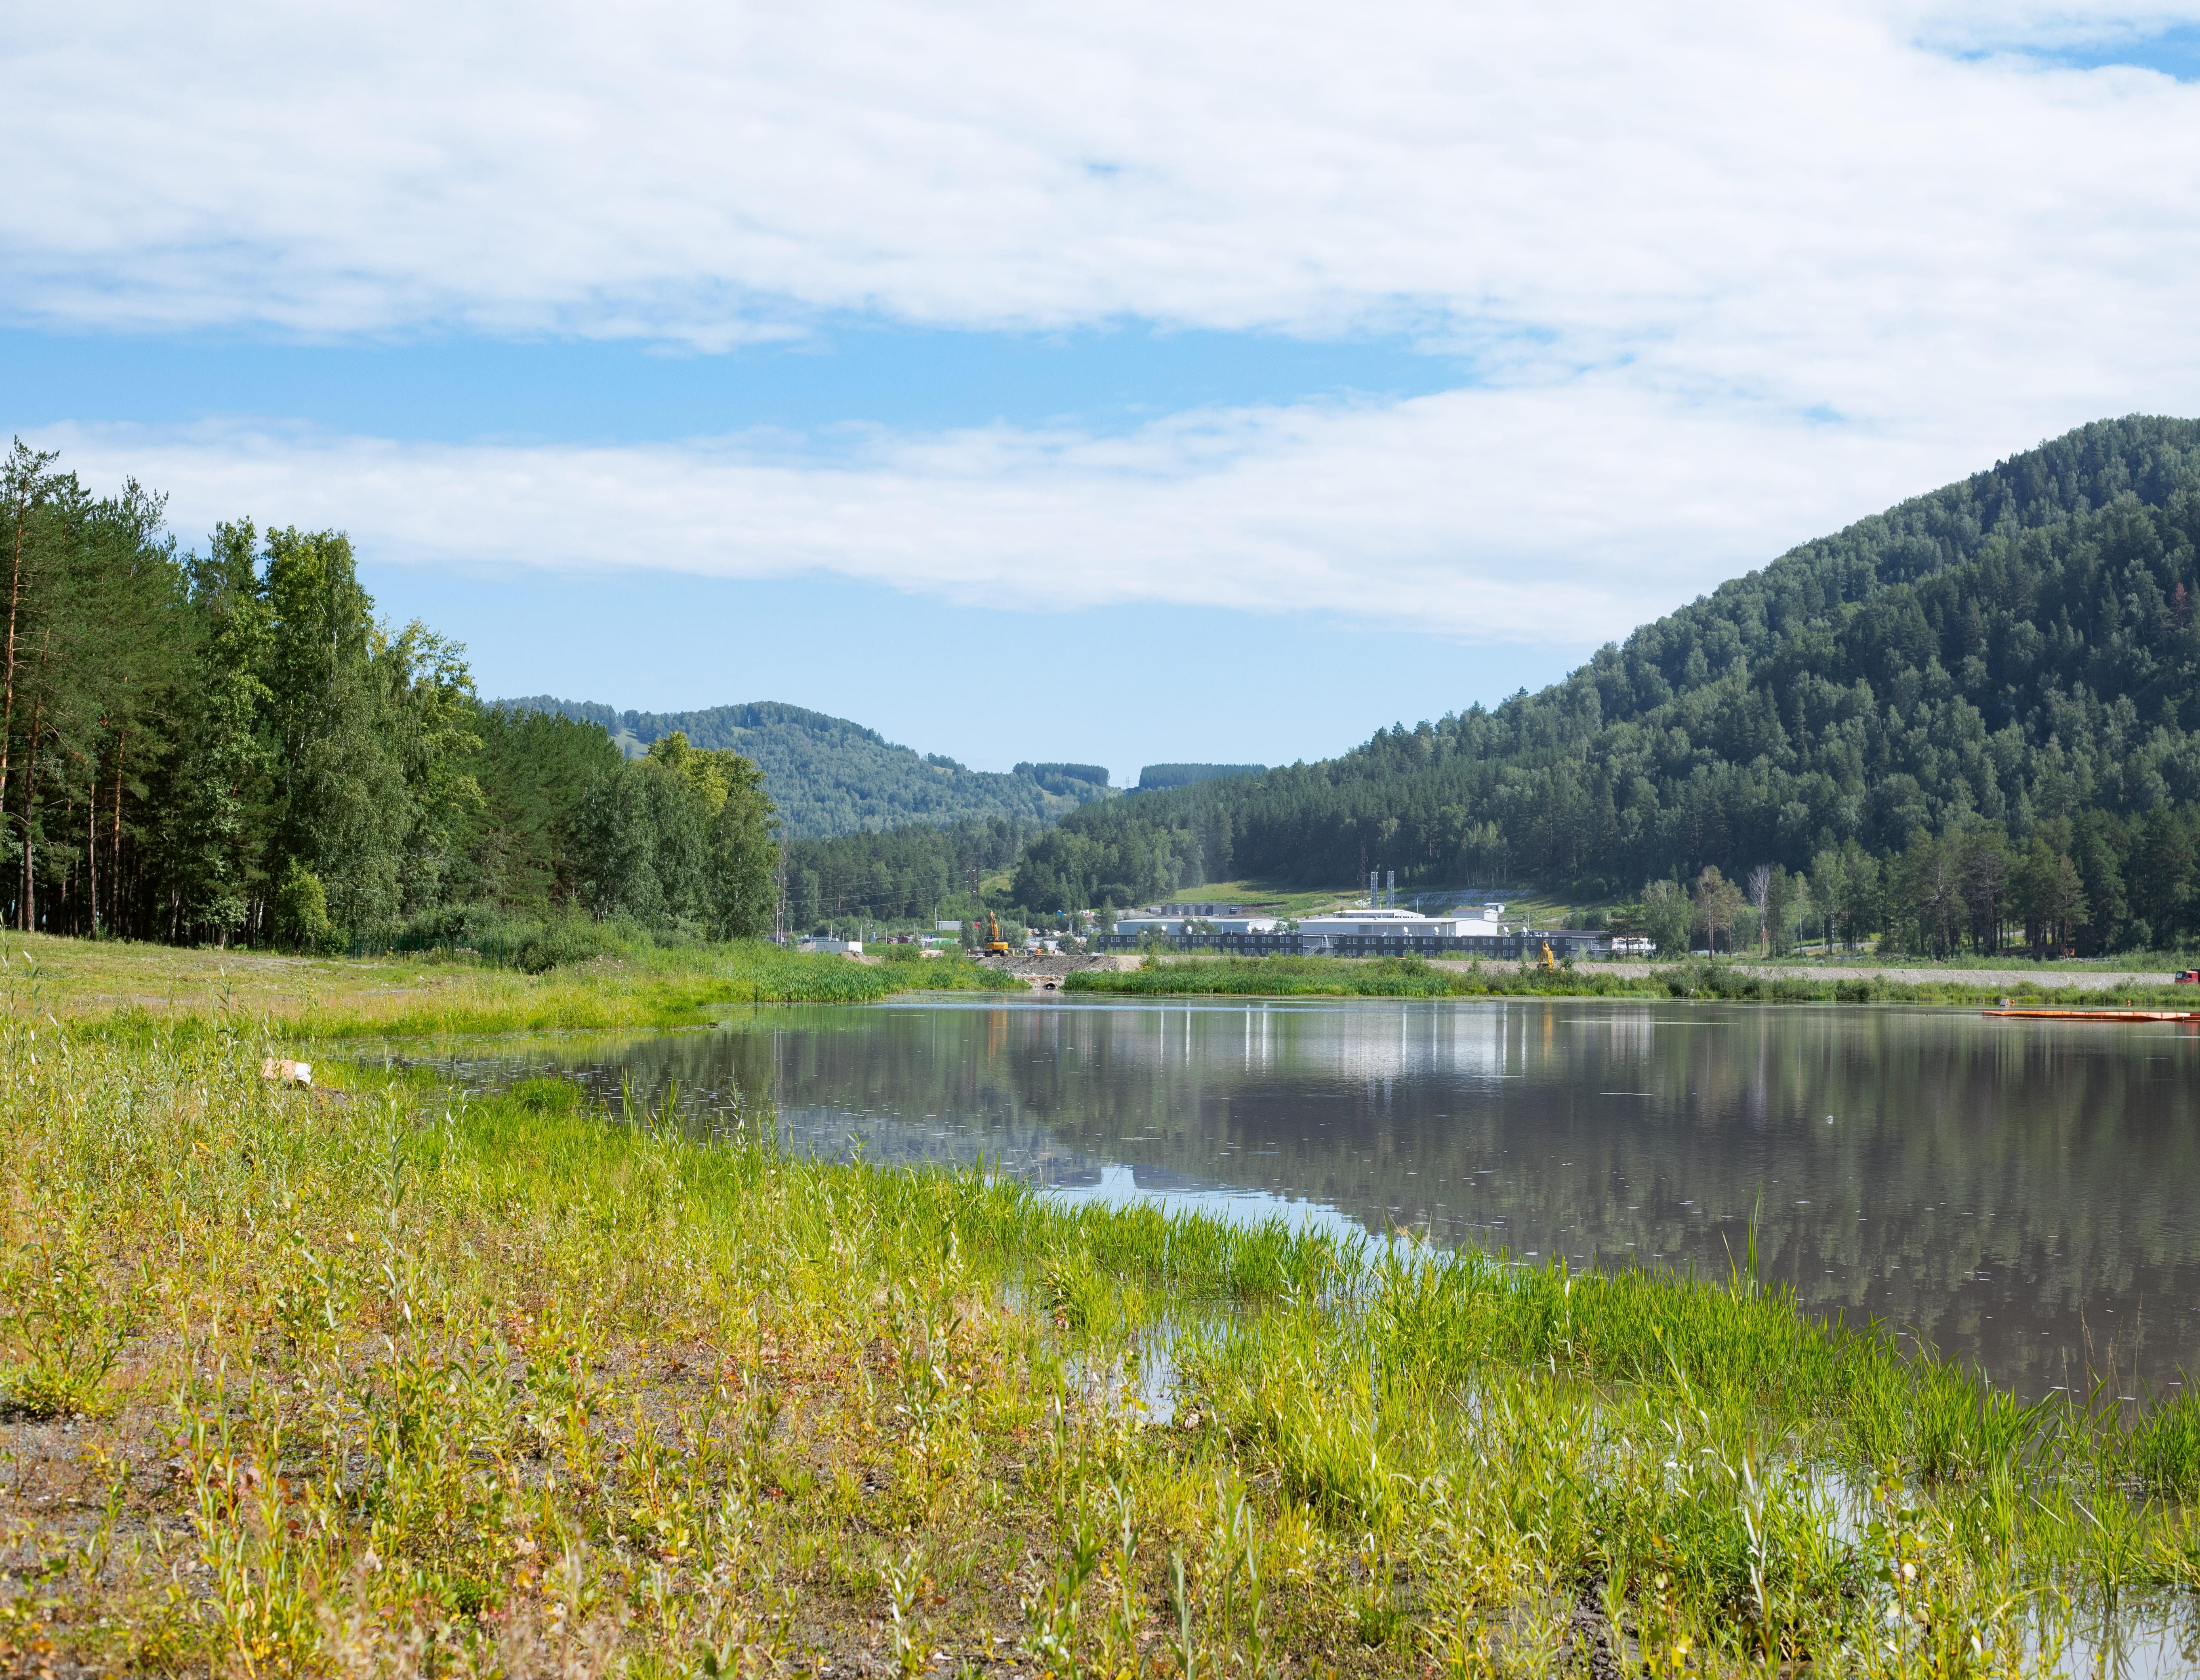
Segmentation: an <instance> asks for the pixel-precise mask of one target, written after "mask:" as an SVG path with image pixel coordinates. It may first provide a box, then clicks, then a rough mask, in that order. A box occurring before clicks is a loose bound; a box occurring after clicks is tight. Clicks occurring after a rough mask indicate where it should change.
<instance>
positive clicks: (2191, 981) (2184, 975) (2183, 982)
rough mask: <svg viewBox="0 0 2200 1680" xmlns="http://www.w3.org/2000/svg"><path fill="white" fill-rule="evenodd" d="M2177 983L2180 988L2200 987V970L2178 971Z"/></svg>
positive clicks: (2183, 969)
mask: <svg viewBox="0 0 2200 1680" xmlns="http://www.w3.org/2000/svg"><path fill="white" fill-rule="evenodd" d="M2177 983H2178V984H2179V985H2180V986H2200V968H2180V970H2178V971H2177Z"/></svg>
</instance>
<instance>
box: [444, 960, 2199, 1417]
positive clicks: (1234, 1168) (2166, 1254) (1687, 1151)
mask: <svg viewBox="0 0 2200 1680" xmlns="http://www.w3.org/2000/svg"><path fill="white" fill-rule="evenodd" d="M441 1065H442V1066H444V1067H446V1068H447V1069H448V1070H451V1071H453V1072H454V1073H456V1074H458V1075H459V1076H460V1077H461V1078H462V1079H466V1080H471V1081H473V1082H483V1083H486V1082H503V1081H505V1080H508V1079H510V1078H513V1077H516V1076H523V1075H526V1074H531V1073H539V1072H551V1071H555V1072H562V1073H566V1074H569V1075H571V1076H577V1077H579V1078H581V1079H582V1080H583V1081H584V1082H586V1083H588V1085H589V1086H590V1087H591V1088H592V1089H594V1091H595V1092H596V1093H597V1094H599V1095H600V1096H601V1097H603V1098H604V1099H605V1100H607V1101H612V1102H616V1101H617V1098H618V1094H619V1092H620V1089H621V1087H622V1085H623V1086H624V1087H625V1088H626V1089H627V1090H628V1091H629V1093H630V1094H631V1095H632V1097H633V1100H635V1102H637V1103H643V1104H647V1105H649V1106H651V1107H656V1106H658V1105H661V1104H662V1102H663V1100H664V1094H665V1092H666V1090H667V1089H668V1088H669V1087H671V1086H672V1085H674V1084H675V1083H676V1086H677V1089H678V1092H679V1105H680V1108H681V1111H682V1114H683V1116H685V1117H686V1118H687V1122H688V1123H689V1124H690V1125H692V1126H695V1127H697V1128H705V1127H708V1126H710V1125H711V1124H713V1123H716V1121H717V1118H718V1117H723V1115H724V1114H725V1112H726V1111H728V1109H729V1108H730V1107H731V1106H732V1105H734V1104H736V1103H738V1102H748V1103H752V1104H753V1103H756V1102H758V1101H759V1100H764V1099H769V1100H770V1101H772V1102H773V1103H774V1104H775V1105H776V1108H777V1111H778V1114H779V1117H780V1123H781V1128H782V1131H783V1135H784V1136H785V1137H786V1139H787V1142H788V1143H789V1145H790V1146H796V1147H800V1148H805V1149H811V1150H817V1151H822V1152H828V1153H836V1154H845V1153H847V1152H851V1151H852V1150H854V1149H856V1148H857V1147H860V1148H861V1149H862V1150H863V1152H864V1153H865V1154H866V1155H867V1156H868V1157H869V1158H872V1159H875V1160H886V1161H956V1162H968V1161H974V1160H977V1159H980V1158H984V1159H986V1160H987V1161H989V1162H994V1163H998V1164H999V1166H1000V1167H1001V1168H1002V1169H1003V1170H1008V1171H1012V1172H1015V1173H1018V1174H1021V1175H1028V1176H1030V1177H1032V1178H1033V1179H1035V1180H1037V1181H1040V1182H1043V1183H1044V1184H1047V1185H1049V1186H1051V1187H1056V1189H1057V1190H1059V1191H1060V1192H1061V1193H1064V1194H1068V1195H1073V1196H1097V1197H1103V1198H1113V1197H1120V1196H1128V1195H1144V1196H1154V1197H1159V1198H1162V1199H1167V1200H1170V1201H1172V1202H1173V1203H1176V1204H1177V1205H1188V1206H1202V1207H1208V1208H1211V1209H1215V1210H1221V1211H1225V1212H1226V1213H1230V1214H1232V1215H1243V1216H1263V1215H1266V1214H1268V1213H1272V1212H1281V1213H1283V1214H1284V1215H1286V1216H1290V1217H1292V1218H1295V1219H1314V1220H1325V1221H1343V1222H1351V1223H1353V1224H1356V1225H1359V1226H1362V1227H1365V1228H1367V1229H1369V1230H1372V1231H1382V1230H1384V1229H1388V1228H1395V1227H1401V1226H1411V1227H1413V1228H1419V1229H1425V1230H1426V1231H1427V1232H1428V1233H1430V1234H1431V1235H1432V1236H1433V1237H1434V1238H1435V1239H1436V1240H1438V1241H1439V1242H1442V1243H1447V1244H1478V1245H1483V1246H1487V1247H1490V1248H1504V1249H1507V1250H1509V1251H1511V1252H1512V1255H1513V1256H1514V1257H1516V1258H1519V1259H1523V1260H1525V1261H1528V1262H1530V1263H1536V1264H1542V1263H1548V1262H1549V1261H1551V1260H1552V1259H1553V1257H1564V1258H1565V1260H1566V1261H1567V1263H1570V1264H1573V1265H1577V1266H1583V1265H1589V1264H1597V1265H1603V1266H1612V1265H1643V1266H1658V1267H1671V1268H1675V1269H1688V1268H1694V1269H1695V1270H1696V1271H1697V1272H1699V1273H1700V1274H1702V1273H1707V1274H1711V1275H1715V1276H1717V1277H1719V1278H1722V1279H1723V1278H1725V1277H1726V1276H1728V1275H1729V1269H1730V1268H1731V1267H1732V1266H1734V1265H1735V1264H1738V1263H1741V1262H1742V1261H1743V1259H1744V1257H1745V1255H1746V1253H1747V1245H1748V1235H1749V1230H1750V1226H1751V1222H1752V1219H1754V1220H1755V1222H1756V1225H1757V1241H1758V1267H1759V1271H1760V1274H1761V1275H1763V1276H1764V1278H1766V1279H1767V1280H1778V1281H1781V1282H1785V1283H1790V1284H1793V1286H1794V1287H1795V1289H1796V1291H1797V1292H1798V1294H1799V1297H1800V1298H1801V1300H1802V1302H1803V1304H1805V1306H1806V1307H1808V1308H1809V1309H1810V1310H1813V1311H1816V1312H1820V1313H1826V1314H1833V1313H1844V1314H1846V1315H1848V1316H1849V1317H1850V1318H1852V1319H1861V1318H1867V1317H1871V1318H1878V1319H1881V1320H1884V1321H1887V1323H1889V1324H1890V1325H1892V1326H1894V1327H1897V1328H1899V1329H1900V1330H1902V1331H1903V1332H1905V1333H1908V1334H1912V1335H1916V1336H1919V1337H1922V1338H1923V1339H1927V1340H1928V1341H1930V1342H1932V1343H1934V1344H1935V1345H1938V1346H1939V1347H1940V1349H1941V1350H1943V1351H1944V1352H1946V1353H1949V1354H1951V1355H1956V1356H1963V1357H1965V1358H1969V1359H1972V1360H1975V1361H1976V1362H1979V1363H1980V1364H1981V1366H1982V1367H1983V1368H1985V1369H1986V1371H1987V1372H1988V1373H1989V1374H1991V1375H1992V1377H1993V1379H1994V1380H1996V1381H1997V1382H1999V1383H2002V1384H2004V1385H2009V1386H2012V1387H2014V1388H2016V1390H2017V1391H2019V1392H2020V1393H2021V1394H2022V1395H2023V1396H2025V1397H2027V1398H2029V1397H2037V1396H2039V1395H2040V1394H2043V1393H2045V1392H2048V1391H2051V1390H2053V1389H2055V1388H2057V1386H2060V1385H2082V1384H2083V1383H2084V1382H2085V1381H2086V1376H2085V1373H2086V1371H2087V1370H2088V1369H2097V1370H2103V1371H2109V1370H2113V1372H2114V1373H2115V1387H2116V1388H2117V1389H2119V1390H2121V1391H2122V1392H2124V1393H2127V1394H2136V1393H2139V1392H2140V1391H2142V1390H2143V1389H2144V1388H2147V1387H2151V1388H2154V1389H2156V1390H2166V1389H2167V1388H2168V1386H2169V1385H2172V1384H2175V1383H2179V1382H2181V1380H2182V1379H2183V1374H2184V1373H2183V1368H2184V1366H2185V1363H2186V1362H2188V1361H2190V1362H2195V1363H2200V1357H2196V1356H2200V1206H2197V1205H2196V1201H2200V1196H2196V1192H2200V1125H2196V1122H2200V1082H2196V1078H2195V1075H2196V1073H2197V1072H2200V1035H2195V1034H2194V1033H2193V1032H2192V1031H2191V1030H2190V1029H2187V1028H2184V1027H2180V1026H2174V1025H2144V1026H2129V1025H2118V1026H2108V1025H2098V1024H2084V1023H2077V1024H2069V1023H2052V1022H2022V1021H2008V1020H1994V1019H1989V1018H1985V1017H1982V1016H1981V1015H1979V1014H1976V1013H1975V1012H1969V1011H1963V1010H1954V1009H1928V1008H1915V1009H1905V1008H1899V1007H1887V1006H1855V1007H1847V1006H1791V1007H1762V1006H1749V1005H1719V1004H1691V1003H1681V1002H1673V1003H1641V1002H1609V1001H1605V1000H1534V1001H1524V1000H1502V1001H1481V1000H1472V1001H1463V1000H1368V999H1344V1000H1277V1001H1274V1002H1255V1003H1252V1004H1250V1005H1248V1004H1247V1003H1246V1002H1245V1001H1244V1000H1192V1001H1190V1002H1182V1001H1159V1000H1138V1001H1135V1002H1114V1001H1106V1000H1081V999H1076V998H1067V999H1062V1000H1051V999H1050V1000H1044V1001H1039V1000H1032V1001H1024V1000H1017V1001H1015V1002H1007V1003H1004V1002H1002V1001H999V1000H995V999H990V998H989V999H984V1000H960V999H953V1000H951V999H947V998H926V999H916V1000H898V1001H896V1002H893V1003H890V1004H885V1005H878V1006H867V1007H861V1008H850V1007H841V1008H829V1009H828V1008H816V1009H801V1008H771V1009H763V1010H758V1011H757V1012H754V1013H753V1014H752V1015H751V1016H749V1017H746V1018H743V1019H741V1020H740V1021H738V1022H735V1023H733V1024H728V1025H727V1026H725V1027H723V1028H720V1029H717V1030H711V1031H708V1032H690V1033H679V1034H669V1035H654V1036H648V1037H642V1038H627V1039H600V1038H588V1039H579V1038H573V1039H555V1040H550V1041H529V1042H528V1043H526V1044H525V1045H524V1046H513V1045H511V1044H496V1045H489V1046H483V1047H479V1048H478V1049H477V1050H475V1051H474V1052H471V1053H468V1054H467V1055H465V1056H464V1057H463V1058H460V1059H447V1060H444V1061H442V1063H441Z"/></svg>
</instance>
